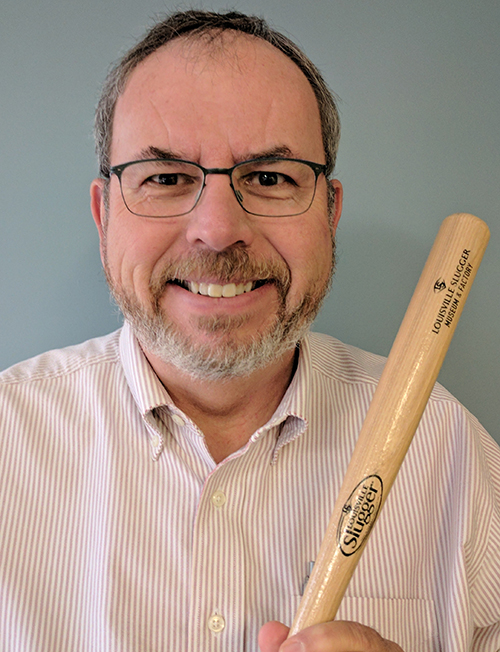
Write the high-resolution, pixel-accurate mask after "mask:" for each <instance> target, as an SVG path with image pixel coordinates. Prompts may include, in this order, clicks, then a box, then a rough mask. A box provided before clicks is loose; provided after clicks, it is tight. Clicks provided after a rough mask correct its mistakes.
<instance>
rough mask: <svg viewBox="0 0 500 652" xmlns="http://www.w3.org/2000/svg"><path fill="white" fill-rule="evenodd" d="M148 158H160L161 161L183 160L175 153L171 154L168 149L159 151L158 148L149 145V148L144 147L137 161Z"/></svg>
mask: <svg viewBox="0 0 500 652" xmlns="http://www.w3.org/2000/svg"><path fill="white" fill-rule="evenodd" d="M148 158H161V159H182V158H184V157H183V156H181V155H180V154H178V153H177V152H173V151H171V150H169V149H160V148H159V147H155V146H154V145H150V146H149V147H145V148H144V149H141V152H140V154H139V156H138V159H139V160H141V159H148Z"/></svg>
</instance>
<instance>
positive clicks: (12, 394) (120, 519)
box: [0, 324, 500, 652]
mask: <svg viewBox="0 0 500 652" xmlns="http://www.w3.org/2000/svg"><path fill="white" fill-rule="evenodd" d="M383 363H384V361H383V359H382V358H380V357H378V356H374V355H371V354H368V353H365V352H363V351H360V350H359V349H355V348H353V347H350V346H346V345H344V344H341V343H340V342H338V341H337V340H334V339H333V338H330V337H327V336H324V335H318V334H310V335H308V336H307V337H306V338H305V339H304V341H303V342H302V344H301V349H300V358H299V364H298V368H297V371H296V373H295V375H294V378H293V380H292V382H291V384H290V386H289V388H288V390H287V392H286V394H285V396H284V397H283V399H282V401H281V403H280V405H279V407H278V408H277V410H276V412H275V414H274V415H273V417H272V418H271V419H270V420H269V421H268V422H267V423H266V424H265V425H263V426H262V427H261V428H259V429H258V430H257V431H256V432H255V433H254V434H253V436H252V437H251V439H250V440H249V442H248V443H247V444H246V445H245V446H244V447H243V448H242V449H241V450H239V451H237V452H236V453H234V454H232V455H231V456H229V457H228V458H227V459H225V460H224V461H223V462H221V463H220V464H215V463H214V461H213V459H212V458H211V456H210V454H209V453H208V450H207V448H206V446H205V442H204V438H203V434H202V433H201V432H200V430H199V429H198V428H197V426H196V425H195V424H194V423H193V422H192V421H191V420H190V419H189V418H188V417H187V416H186V415H185V414H184V413H183V412H181V411H180V410H179V409H178V408H177V407H176V406H175V405H174V404H173V402H172V400H171V399H170V397H169V395H168V393H167V391H166V389H165V388H164V387H163V385H162V384H161V383H160V382H159V380H158V378H157V376H156V375H155V373H154V372H153V370H152V368H151V367H150V365H149V363H148V362H147V360H146V358H145V357H144V355H143V353H142V351H141V349H140V347H139V345H138V343H137V341H136V340H135V338H134V336H133V335H132V333H131V330H130V327H129V326H128V325H127V324H125V326H124V327H123V329H121V330H120V331H117V332H116V333H113V334H111V335H109V336H106V337H103V338H98V339H95V340H91V341H89V342H86V343H84V344H82V345H79V346H75V347H69V348H67V349H63V350H60V351H52V352H48V353H46V354H43V355H41V356H38V357H37V358H34V359H32V360H29V361H26V362H23V363H21V364H19V365H16V366H14V367H12V368H11V369H9V370H7V371H5V372H3V374H1V375H0V538H1V541H0V650H1V651H2V652H59V651H63V650H64V651H65V652H66V651H68V652H80V651H81V652H100V651H103V652H104V651H106V652H108V651H109V652H129V651H130V652H132V651H133V652H149V651H164V652H166V651H168V652H172V651H175V652H257V650H258V645H257V635H258V631H259V629H260V627H261V626H262V625H263V624H264V623H265V622H267V621H269V620H280V621H282V622H284V623H287V624H290V623H291V621H292V619H293V615H294V613H295V610H296V608H297V605H298V602H299V600H300V596H301V593H302V592H303V587H304V583H305V581H306V579H307V575H308V572H309V568H310V564H311V562H313V561H314V559H315V556H316V554H317V551H318V548H319V546H320V543H321V539H322V536H323V534H324V531H325V529H326V526H327V523H328V520H329V516H330V513H331V511H332V509H333V505H334V502H335V497H336V495H337V493H338V490H339V488H340V485H341V482H342V477H343V474H344V472H345V470H346V467H347V464H348V462H349V459H350V456H351V453H352V450H353V448H354V444H355V441H356V437H357V435H358V433H359V431H360V428H361V425H362V422H363V418H364V415H365V413H366V410H367V408H368V405H369V403H370V399H371V397H372V395H373V391H374V389H375V386H376V383H377V379H378V377H379V375H380V372H381V369H382V367H383ZM338 616H339V617H340V618H344V619H353V620H358V621H360V622H362V623H365V624H367V625H370V626H372V627H374V628H375V629H377V630H378V631H379V632H380V633H381V634H382V635H383V636H384V637H386V638H389V639H392V640H394V641H396V642H398V643H399V644H400V645H401V646H402V648H403V650H405V651H406V652H428V651H429V652H430V651H433V652H434V651H435V652H437V651H443V652H465V651H466V650H481V651H482V652H496V651H498V650H500V451H499V449H498V447H497V445H496V444H495V442H494V441H493V440H492V439H491V438H490V437H489V436H488V435H487V434H486V433H485V432H484V430H483V429H482V428H481V426H480V425H479V423H478V422H477V421H476V420H475V419H474V417H472V416H471V415H470V414H469V413H468V412H467V411H466V410H465V409H464V408H463V407H462V406H461V405H460V404H459V403H458V402H457V401H456V400H455V399H453V397H451V396H450V395H449V394H448V393H447V392H446V391H445V390H444V389H443V388H442V387H440V386H436V388H435V390H434V392H433V395H432V397H431V400H430V402H429V405H428V407H427V409H426V412H425V414H424V417H423V420H422V422H421V424H420V426H419V429H418V431H417V434H416V436H415V439H414V441H413V444H412V446H411V447H410V452H409V453H408V455H407V458H406V460H405V462H404V464H403V467H402V469H401V472H400V474H399V476H398V478H397V480H396V482H395V485H394V488H393V490H392V492H391V494H390V496H389V498H388V500H387V503H386V506H385V508H384V510H383V512H382V515H381V517H380V519H379V521H378V522H377V524H376V526H375V528H374V531H373V534H372V536H371V538H370V541H369V543H368V546H367V548H366V550H365V553H364V555H363V557H362V559H361V562H360V564H359V566H358V568H357V570H356V572H355V574H354V577H353V579H352V581H351V584H350V586H349V588H348V591H347V594H346V597H345V598H344V600H343V602H342V605H341V608H340V612H339V614H338Z"/></svg>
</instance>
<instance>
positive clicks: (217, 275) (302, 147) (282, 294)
mask: <svg viewBox="0 0 500 652" xmlns="http://www.w3.org/2000/svg"><path fill="white" fill-rule="evenodd" d="M216 16H217V15H216V14H205V13H204V12H188V13H187V14H181V15H179V14H177V15H175V16H174V17H173V18H171V19H167V21H165V22H164V23H161V24H160V25H159V26H157V27H156V28H154V29H153V30H152V31H151V32H150V34H149V35H148V36H147V37H146V38H145V39H144V40H143V41H142V44H139V45H138V46H137V47H136V48H134V50H132V51H131V53H129V55H126V56H125V58H124V59H123V60H122V63H121V64H119V65H118V67H117V68H116V70H115V72H114V73H112V74H111V79H113V80H114V81H111V82H109V81H108V83H107V86H106V89H105V92H104V95H105V96H108V99H103V100H101V102H100V109H99V110H98V118H97V133H98V147H100V148H101V150H102V152H101V166H102V171H103V174H104V175H105V177H106V176H107V175H109V171H111V172H112V174H111V177H110V178H107V179H106V178H105V179H99V180H96V181H94V183H93V185H92V191H91V192H92V209H93V214H94V218H95V219H96V223H97V225H98V228H99V232H100V236H101V249H102V257H103V262H104V267H105V270H106V274H107V277H108V281H109V283H110V286H111V289H112V291H113V294H114V296H115V298H116V300H117V302H118V304H119V306H120V307H121V309H122V310H123V312H124V314H125V316H126V317H127V319H128V320H129V321H130V322H131V323H132V326H133V328H134V330H135V333H136V335H137V337H138V339H139V341H140V342H141V344H142V346H143V348H144V349H145V351H146V353H147V354H149V355H150V356H154V357H155V358H156V359H157V360H160V361H161V362H162V363H163V364H171V365H172V364H173V365H174V366H175V367H177V368H180V369H182V370H184V371H186V372H188V373H190V374H192V375H195V376H198V377H204V378H227V377H232V376H235V375H244V374H248V373H251V372H252V371H253V370H254V369H256V368H259V367H262V366H266V365H268V364H270V363H271V362H272V361H274V360H276V359H277V358H280V357H282V356H284V355H285V354H286V352H289V351H290V350H291V349H292V348H293V347H294V346H295V344H296V343H297V341H299V340H300V338H301V337H302V335H303V334H304V332H305V330H307V327H308V326H309V324H310V322H311V321H312V319H313V318H314V316H315V315H316V313H317V310H318V309H319V305H320V303H321V301H322V299H323V297H324V296H325V294H326V292H327V289H328V286H329V282H330V278H331V272H332V257H333V234H334V231H335V228H336V224H337V222H338V219H339V217H340V210H341V186H340V184H339V183H338V182H337V181H327V179H326V176H325V174H324V173H323V171H324V172H327V169H328V168H330V167H332V166H333V161H334V157H335V150H336V137H335V143H334V144H333V145H331V144H330V140H329V139H327V137H326V136H325V132H326V131H328V130H327V129H326V128H325V118H324V115H323V114H322V112H321V110H320V106H323V109H324V107H325V106H326V105H327V104H328V101H327V100H325V99H323V100H321V101H320V102H319V101H318V92H319V91H318V88H324V89H325V91H326V86H324V83H323V82H322V80H321V78H320V76H319V73H317V71H315V69H314V67H313V66H312V64H310V66H309V67H310V68H311V70H313V71H314V75H315V78H316V77H317V78H318V79H319V80H320V82H321V83H316V82H314V85H313V84H312V83H311V74H309V73H308V74H307V75H306V74H304V72H303V67H302V66H300V65H298V64H297V63H296V58H297V55H296V54H295V53H296V52H298V50H297V48H295V46H293V48H292V49H293V52H294V55H293V57H292V56H290V55H289V52H288V51H287V52H285V51H284V49H285V48H284V47H276V46H275V44H274V43H273V41H272V39H275V38H278V37H276V36H273V35H274V34H275V33H274V32H270V31H269V30H267V28H265V29H264V24H263V23H262V21H259V20H258V19H255V20H254V19H247V18H246V17H241V16H240V15H239V14H229V16H230V17H231V18H227V16H226V18H225V17H224V16H219V17H218V18H217V21H218V22H217V23H215V26H214V21H215V17H216ZM203 17H206V19H207V21H208V24H209V27H208V28H201V27H200V25H201V24H202V23H203ZM225 20H226V21H229V23H230V24H238V25H239V24H242V25H246V26H247V28H246V29H240V28H239V27H236V28H233V27H228V26H227V25H226V24H225V23H224V21H225ZM169 21H170V22H169ZM193 21H194V23H196V25H197V26H198V28H197V29H193V28H190V29H187V28H184V29H181V25H182V24H184V25H186V24H189V25H193ZM235 21H236V22H235ZM246 21H248V22H246ZM250 24H252V25H254V27H253V28H252V29H254V31H255V30H256V29H257V26H259V27H258V29H259V30H261V31H264V32H265V33H266V34H267V37H266V38H263V37H261V36H260V35H257V36H256V35H255V34H254V33H248V32H249V29H250V28H249V27H248V25H250ZM173 25H176V26H177V27H175V28H174V27H173ZM266 30H267V31H266ZM155 32H156V33H155ZM179 32H180V33H179ZM158 33H160V34H161V35H162V36H161V38H159V37H158ZM165 34H167V35H168V38H166V37H165ZM271 37H272V38H271ZM280 38H281V39H284V37H280ZM283 42H284V43H286V44H288V41H287V40H286V39H285V40H284V41H283ZM153 43H154V44H155V46H153ZM286 47H287V48H288V49H290V48H291V46H290V47H289V46H288V45H287V46H286ZM134 53H135V54H134ZM301 56H302V57H303V55H301ZM305 61H307V60H305ZM127 62H128V63H127ZM309 67H308V69H309ZM116 71H118V72H116ZM117 80H118V81H117ZM120 80H121V81H120ZM326 93H327V95H328V97H329V98H330V99H329V102H330V105H331V106H332V107H333V109H332V110H333V114H335V116H336V110H335V107H334V104H333V100H332V99H331V96H330V95H329V94H328V92H327V91H326ZM103 107H105V108H103ZM106 107H107V108H106ZM332 110H328V111H327V112H326V113H328V115H329V116H330V118H331V116H332ZM323 113H325V111H323ZM335 120H336V118H335ZM326 122H328V120H326ZM330 122H331V120H330ZM330 122H329V124H330ZM106 124H107V126H105V127H103V126H102V125H106ZM336 124H337V127H335V129H334V131H335V132H337V131H338V121H337V122H336ZM111 127H112V128H111ZM325 142H327V144H328V146H325ZM144 159H158V161H157V162H156V163H153V165H161V170H162V172H161V173H158V174H156V173H150V174H149V176H146V177H145V178H142V177H141V178H140V183H138V182H137V179H138V178H139V177H138V176H137V175H129V176H128V177H126V178H122V179H121V190H122V192H125V194H126V193H128V192H133V193H134V197H139V200H138V201H139V204H140V206H141V209H140V210H139V211H135V212H136V214H133V213H132V212H131V211H130V210H129V209H128V208H127V207H126V205H125V202H124V197H122V194H121V192H120V181H119V179H118V172H119V171H118V170H117V169H116V168H115V167H113V166H117V165H122V164H124V163H128V162H131V161H137V160H140V161H143V160H144ZM166 159H168V160H169V161H170V163H167V165H168V166H171V165H175V174H172V173H170V172H168V173H167V172H165V169H166V168H165V165H166V163H165V160H166ZM251 159H259V161H261V162H260V163H258V165H257V167H256V168H255V170H256V171H252V172H249V171H248V170H247V166H246V164H245V166H244V167H243V168H241V167H238V168H237V169H238V171H240V170H242V169H243V170H245V171H246V172H245V174H242V177H241V179H240V178H238V181H237V183H240V184H242V185H240V186H238V185H236V186H235V184H236V178H235V176H233V177H232V178H231V182H230V180H229V178H228V176H227V175H226V174H221V173H220V171H221V169H223V170H224V171H226V170H228V169H229V168H232V167H233V166H235V165H237V164H239V163H242V162H246V161H249V160H251ZM282 159H300V160H302V161H306V162H311V164H310V165H312V167H310V165H309V164H305V165H303V164H299V166H300V167H301V168H302V169H303V170H305V171H307V172H308V173H311V174H312V172H311V170H312V169H316V181H315V185H314V179H313V180H312V181H310V182H309V185H310V187H311V191H310V199H311V204H310V207H309V208H308V207H307V206H304V205H303V204H302V203H301V199H300V198H301V197H302V195H301V192H302V190H300V189H301V184H302V182H301V181H300V180H299V179H298V178H297V177H295V178H293V176H294V175H293V174H291V175H290V176H289V175H287V174H283V169H288V167H287V168H283V165H286V166H289V163H286V162H283V161H282ZM179 161H190V162H192V163H193V164H195V165H190V166H188V168H187V169H188V170H189V172H186V168H184V167H183V168H182V169H180V168H179V165H180V163H179ZM271 161H272V165H274V166H276V165H278V166H279V168H278V170H279V173H277V172H276V169H277V168H274V167H273V168H272V169H271V168H269V166H270V165H271ZM148 165H149V164H148ZM182 165H185V164H184V163H182ZM321 165H324V166H325V168H322V167H321ZM196 166H201V167H202V168H208V169H210V170H215V172H216V173H215V174H210V175H208V176H207V177H206V179H205V184H204V185H200V186H199V190H200V192H201V193H202V194H201V195H200V197H199V200H198V202H197V203H196V205H195V206H194V207H192V206H190V208H189V209H186V210H183V211H181V212H180V213H179V211H175V210H170V208H169V207H168V208H167V209H166V210H165V213H168V214H169V215H171V216H170V217H165V216H159V215H163V213H162V211H158V209H157V208H156V205H157V202H158V197H159V196H160V195H159V193H160V191H161V197H162V200H161V201H162V202H163V204H162V205H164V203H165V190H167V191H168V195H167V196H168V197H169V200H168V201H171V198H172V197H173V194H172V192H175V197H176V201H178V199H179V197H181V198H182V201H184V199H183V197H184V196H185V195H186V194H189V193H190V192H191V190H190V189H191V188H192V187H193V185H194V184H195V183H197V181H196V175H195V174H194V173H193V170H194V171H195V172H196V171H197V170H199V169H201V168H197V167H196ZM143 167H144V166H143V163H140V164H139V165H137V164H134V165H133V167H129V170H130V169H133V170H137V169H141V170H142V168H143ZM111 168H113V169H111ZM168 169H169V170H170V169H171V168H168ZM252 170H253V168H252ZM320 170H322V172H320ZM234 174H236V173H234ZM124 177H125V175H124ZM313 177H314V175H313ZM134 184H135V186H134ZM269 185H271V186H272V191H273V193H274V194H273V195H272V197H273V198H272V199H270V197H271V195H270V194H269V192H268V190H267V188H268V187H269ZM306 185H307V184H306ZM124 186H125V188H124ZM131 186H134V187H131ZM239 187H241V189H242V191H243V192H245V193H247V197H248V198H249V199H251V201H252V202H254V203H255V199H254V197H255V195H256V192H255V191H256V190H257V194H258V195H259V196H264V199H265V202H264V208H262V209H259V210H258V211H257V214H254V213H255V211H253V212H252V210H250V209H249V210H248V211H247V210H246V209H247V207H248V204H247V203H246V201H242V198H243V194H242V192H240V190H239V189H238V188H239ZM314 188H316V190H314ZM263 189H265V193H263V192H262V191H263ZM283 189H288V190H286V192H285V195H286V197H285V196H284V195H283ZM299 191H300V192H299ZM334 191H336V192H337V196H336V198H335V202H333V201H332V196H333V192H334ZM277 192H278V194H277V195H276V193H277ZM308 192H309V191H308ZM238 193H240V194H238ZM297 198H298V199H297ZM284 199H285V200H286V201H284ZM294 201H296V206H297V207H299V208H296V210H294V208H293V206H294ZM153 202H156V203H155V204H154V205H155V207H154V208H152V206H153ZM270 203H273V206H272V208H269V206H270ZM183 205H184V204H183ZM169 206H170V205H169ZM137 213H139V214H137ZM278 214H279V215H283V217H277V216H276V215H278ZM205 292H207V293H208V296H207V295H206V294H205ZM220 294H222V296H220ZM213 295H215V296H213Z"/></svg>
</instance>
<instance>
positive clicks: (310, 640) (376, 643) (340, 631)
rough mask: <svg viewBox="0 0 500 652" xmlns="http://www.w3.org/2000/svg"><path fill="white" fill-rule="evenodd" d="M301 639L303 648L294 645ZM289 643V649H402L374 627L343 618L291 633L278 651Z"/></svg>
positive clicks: (341, 651) (357, 651)
mask: <svg viewBox="0 0 500 652" xmlns="http://www.w3.org/2000/svg"><path fill="white" fill-rule="evenodd" d="M299 642H300V643H301V644H302V648H300V647H298V646H297V647H292V644H298V643H299ZM289 647H290V650H289V652H295V650H297V651H298V650H303V652H403V651H402V650H401V648H400V647H399V645H397V643H394V642H392V641H388V640H386V639H384V638H382V636H380V634H378V632H376V631H375V630H374V629H371V628H370V627H366V626H365V625H361V624H360V623H354V622H348V621H341V620H336V621H334V622H329V623H323V624H320V625H313V626H311V627H306V629H303V630H302V631H301V632H299V633H298V634H296V635H295V636H292V637H290V638H289V639H288V640H287V641H286V642H285V643H284V645H282V646H281V648H279V652H288V648H289ZM271 649H272V648H271Z"/></svg>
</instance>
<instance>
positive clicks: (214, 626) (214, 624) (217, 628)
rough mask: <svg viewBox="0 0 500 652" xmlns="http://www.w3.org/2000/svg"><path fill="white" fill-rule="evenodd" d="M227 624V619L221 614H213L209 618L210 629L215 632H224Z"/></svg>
mask: <svg viewBox="0 0 500 652" xmlns="http://www.w3.org/2000/svg"><path fill="white" fill-rule="evenodd" d="M225 626H226V621H225V620H224V618H223V617H222V616H221V615H220V614H212V615H211V616H210V618H209V619H208V629H209V630H210V631H211V632H215V634H218V633H219V632H222V630H223V629H224V627H225Z"/></svg>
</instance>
